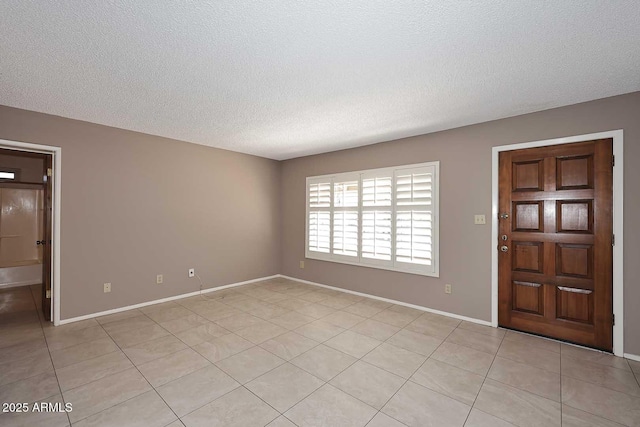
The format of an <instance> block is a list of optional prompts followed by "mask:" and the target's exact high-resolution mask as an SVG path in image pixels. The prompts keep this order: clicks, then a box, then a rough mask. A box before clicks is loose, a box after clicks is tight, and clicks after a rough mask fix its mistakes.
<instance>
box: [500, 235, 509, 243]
mask: <svg viewBox="0 0 640 427" xmlns="http://www.w3.org/2000/svg"><path fill="white" fill-rule="evenodd" d="M501 239H502V240H504V241H505V242H506V241H507V240H509V238H508V237H507V235H506V234H503V235H502V237H501Z"/></svg>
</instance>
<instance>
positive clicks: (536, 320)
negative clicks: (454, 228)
mask: <svg viewBox="0 0 640 427" xmlns="http://www.w3.org/2000/svg"><path fill="white" fill-rule="evenodd" d="M612 149H613V141H612V140H611V139H606V140H597V141H586V142H580V143H575V144H565V145H554V146H548V147H541V148H531V149H524V150H515V151H505V152H502V153H500V166H499V167H500V172H499V173H500V181H499V185H500V189H499V209H500V212H499V218H500V219H499V236H498V240H499V241H498V250H499V251H500V252H499V256H498V267H499V273H498V296H499V297H498V299H499V308H498V323H499V324H500V326H504V327H507V328H513V329H517V330H521V331H525V332H531V333H535V334H540V335H545V336H548V337H552V338H557V339H561V340H566V341H570V342H574V343H577V344H581V345H585V346H589V347H595V348H599V349H602V350H606V351H612V349H613V269H612V262H613V248H612V244H613V217H612V210H613V205H612V204H613V155H612Z"/></svg>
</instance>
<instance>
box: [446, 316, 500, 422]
mask: <svg viewBox="0 0 640 427" xmlns="http://www.w3.org/2000/svg"><path fill="white" fill-rule="evenodd" d="M456 329H458V328H456ZM506 336H507V333H506V332H505V333H504V335H502V339H501V340H500V345H498V348H497V350H496V352H495V354H494V355H493V359H492V360H491V365H489V369H487V373H486V374H485V375H484V379H483V380H482V384H481V385H480V388H479V389H478V393H476V397H475V398H474V399H473V404H472V405H471V409H470V410H469V413H468V414H467V417H466V418H465V420H464V424H466V423H467V421H468V420H469V416H470V415H471V411H473V408H475V406H476V401H477V400H478V396H480V393H481V392H482V387H484V383H485V382H486V381H487V378H489V373H490V372H491V368H493V364H494V363H495V361H496V358H497V357H498V352H499V351H500V347H501V346H502V343H503V342H504V339H505V338H506ZM478 410H480V409H478ZM489 415H491V416H494V417H496V418H499V419H502V418H500V417H497V416H495V415H493V414H489ZM504 421H507V420H504ZM464 424H463V425H464Z"/></svg>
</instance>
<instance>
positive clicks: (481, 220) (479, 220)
mask: <svg viewBox="0 0 640 427" xmlns="http://www.w3.org/2000/svg"><path fill="white" fill-rule="evenodd" d="M473 223H474V224H476V225H483V224H486V223H487V217H486V216H484V215H475V216H474V218H473Z"/></svg>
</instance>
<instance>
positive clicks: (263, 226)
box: [0, 107, 280, 319]
mask: <svg viewBox="0 0 640 427" xmlns="http://www.w3.org/2000/svg"><path fill="white" fill-rule="evenodd" d="M0 139H8V140H15V141H24V142H33V143H39V144H46V145H55V146H60V147H62V198H61V201H62V205H61V206H62V213H61V220H62V224H61V232H62V237H61V245H62V247H61V252H62V253H61V263H62V265H61V291H62V298H61V303H62V307H61V317H62V319H67V318H71V317H76V316H80V315H83V314H88V313H94V312H98V311H103V310H108V309H112V308H116V307H122V306H126V305H130V304H136V303H140V302H145V301H151V300H155V299H159V298H164V297H169V296H173V295H179V294H183V293H186V292H192V291H196V290H198V289H199V286H200V285H199V282H198V280H197V279H196V278H193V279H189V278H187V269H188V268H190V267H194V268H196V272H197V273H198V274H199V275H200V276H201V277H202V279H203V280H204V282H205V284H206V286H207V287H213V286H220V285H225V284H229V283H234V282H239V281H244V280H248V279H254V278H258V277H264V276H269V275H273V274H277V273H279V269H280V253H279V248H280V242H279V239H280V226H279V224H280V199H279V197H280V187H279V185H280V164H279V163H278V162H276V161H273V160H268V159H264V158H259V157H255V156H249V155H245V154H238V153H233V152H230V151H224V150H218V149H214V148H209V147H204V146H200V145H194V144H188V143H184V142H180V141H174V140H170V139H165V138H160V137H154V136H149V135H144V134H140V133H136V132H129V131H124V130H120V129H115V128H109V127H106V126H100V125H95V124H90V123H86V122H80V121H74V120H68V119H63V118H60V117H54V116H49V115H45V114H39V113H34V112H29V111H24V110H17V109H12V108H8V107H0ZM156 274H163V275H164V284H162V285H157V284H156ZM104 282H111V283H112V291H111V293H108V294H105V293H103V289H102V287H103V283H104Z"/></svg>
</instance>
